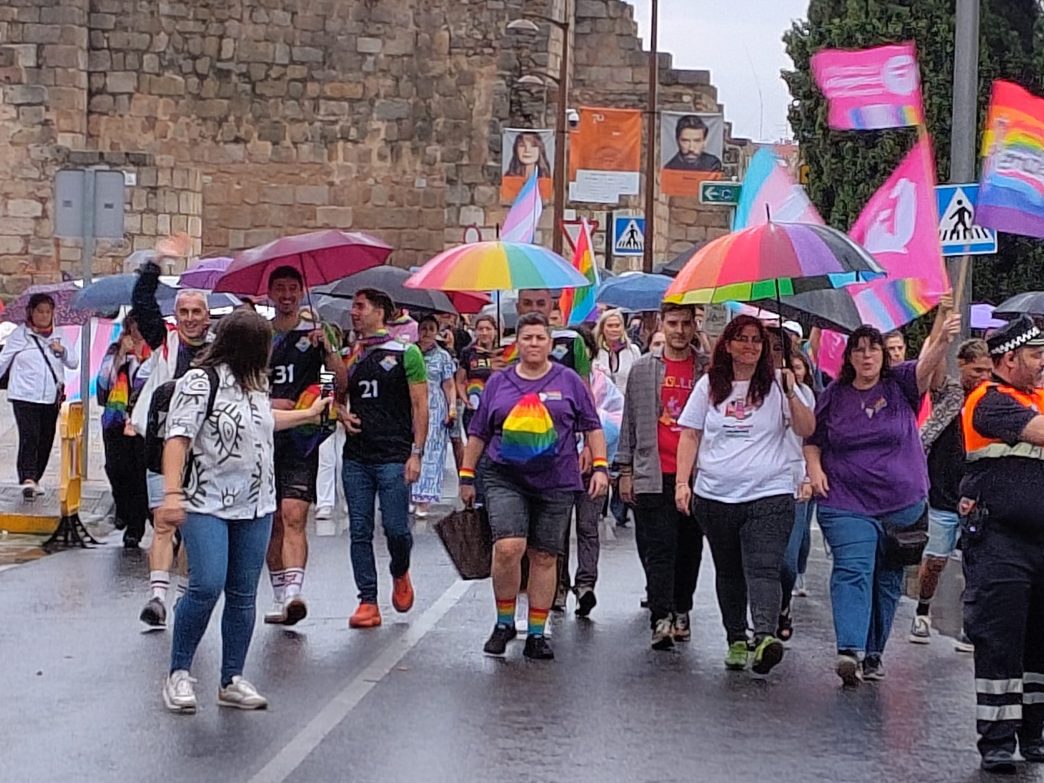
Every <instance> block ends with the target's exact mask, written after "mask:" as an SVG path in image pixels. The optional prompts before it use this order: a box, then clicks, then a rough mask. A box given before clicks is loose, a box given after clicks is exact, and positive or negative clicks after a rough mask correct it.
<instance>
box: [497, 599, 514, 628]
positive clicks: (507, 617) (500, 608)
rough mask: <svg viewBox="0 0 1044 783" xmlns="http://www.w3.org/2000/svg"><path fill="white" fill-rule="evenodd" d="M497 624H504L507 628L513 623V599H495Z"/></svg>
mask: <svg viewBox="0 0 1044 783" xmlns="http://www.w3.org/2000/svg"><path fill="white" fill-rule="evenodd" d="M497 625H506V626H508V627H509V628H511V627H513V626H514V625H515V599H514V598H509V599H508V600H507V601H497Z"/></svg>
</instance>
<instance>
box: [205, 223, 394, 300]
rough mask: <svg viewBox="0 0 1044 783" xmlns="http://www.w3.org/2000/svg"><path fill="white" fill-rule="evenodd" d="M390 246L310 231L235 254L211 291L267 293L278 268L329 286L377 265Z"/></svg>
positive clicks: (355, 234) (349, 234)
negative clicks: (271, 276) (271, 275)
mask: <svg viewBox="0 0 1044 783" xmlns="http://www.w3.org/2000/svg"><path fill="white" fill-rule="evenodd" d="M391 252H392V247H391V246H390V245H386V244H385V243H384V242H382V241H381V240H379V239H377V238H375V237H372V236H370V235H369V234H363V233H362V232H359V231H338V230H336V229H329V230H326V231H313V232H311V233H309V234H298V235H297V236H292V237H283V238H282V239H277V240H275V241H274V242H269V243H268V244H267V245H261V246H260V247H254V248H251V249H250V250H244V251H243V252H242V253H238V254H236V257H235V259H234V260H233V261H232V263H231V264H230V265H229V267H228V269H227V270H226V271H225V273H224V274H223V275H222V276H221V277H220V278H219V279H218V280H217V282H216V283H215V285H214V289H213V290H214V291H215V292H217V291H223V292H226V293H230V294H243V295H245V296H263V295H264V294H266V293H267V292H268V276H269V274H271V272H272V271H273V270H274V269H276V268H277V267H280V266H292V267H294V268H296V269H299V270H301V275H302V276H303V277H304V280H305V284H306V285H320V284H322V283H332V282H334V281H335V280H340V279H341V278H342V277H347V276H348V275H351V274H355V273H356V272H362V271H363V270H365V269H369V268H370V267H374V266H380V265H381V264H383V263H384V262H385V261H387V260H388V256H389V255H391Z"/></svg>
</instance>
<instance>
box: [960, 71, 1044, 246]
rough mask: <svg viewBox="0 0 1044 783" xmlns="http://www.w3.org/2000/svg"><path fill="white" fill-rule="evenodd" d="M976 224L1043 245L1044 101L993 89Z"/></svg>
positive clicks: (1006, 86) (1011, 88)
mask: <svg viewBox="0 0 1044 783" xmlns="http://www.w3.org/2000/svg"><path fill="white" fill-rule="evenodd" d="M982 144H983V150H982V154H983V157H985V158H986V163H985V165H984V166H983V169H982V181H981V183H980V185H979V203H978V204H977V205H976V208H975V222H976V223H977V224H978V225H980V226H986V227H988V228H994V229H997V230H998V231H1004V232H1006V233H1008V234H1022V235H1024V236H1030V237H1036V238H1037V239H1044V98H1038V97H1036V96H1035V95H1033V94H1032V93H1029V92H1027V91H1026V90H1024V89H1022V88H1021V87H1019V86H1018V85H1016V84H1012V83H1011V82H1005V81H996V82H994V83H993V95H992V98H991V100H990V111H989V115H988V116H987V119H986V134H985V136H984V137H983V143H982Z"/></svg>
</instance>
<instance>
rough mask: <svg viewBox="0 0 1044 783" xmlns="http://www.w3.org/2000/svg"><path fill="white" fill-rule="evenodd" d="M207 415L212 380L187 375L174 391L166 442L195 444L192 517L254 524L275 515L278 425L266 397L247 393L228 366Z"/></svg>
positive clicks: (197, 373)
mask: <svg viewBox="0 0 1044 783" xmlns="http://www.w3.org/2000/svg"><path fill="white" fill-rule="evenodd" d="M217 374H218V378H219V379H220V386H219V387H218V391H217V395H216V396H215V398H214V408H213V410H212V411H211V414H210V416H207V415H206V413H207V400H208V399H209V397H210V379H209V378H208V376H207V373H206V372H205V371H204V370H200V369H193V370H189V371H188V372H187V373H185V374H184V375H183V376H182V377H181V378H180V379H179V380H178V382H177V385H176V386H175V387H174V396H173V397H172V398H171V401H170V412H169V413H168V414H167V438H168V439H170V438H178V437H183V438H188V439H189V440H190V441H192V446H191V456H190V458H189V463H188V467H187V468H186V482H185V500H186V506H187V510H188V511H189V512H190V513H193V514H210V515H212V516H215V517H219V518H220V519H226V520H247V519H256V518H258V517H262V516H265V515H266V514H271V513H274V512H275V510H276V494H275V468H274V464H273V453H274V447H273V442H272V441H273V438H272V434H273V432H274V429H275V421H274V420H273V418H272V406H271V402H270V401H269V399H268V395H267V394H265V393H264V392H260V391H253V392H244V391H243V389H242V388H240V387H239V385H238V384H237V383H236V382H235V378H234V377H233V375H232V372H231V370H229V368H228V367H227V366H226V365H221V366H219V367H218V368H217Z"/></svg>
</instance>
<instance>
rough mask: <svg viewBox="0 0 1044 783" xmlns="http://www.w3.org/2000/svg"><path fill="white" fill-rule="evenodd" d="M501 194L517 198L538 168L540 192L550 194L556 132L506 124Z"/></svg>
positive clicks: (505, 198) (547, 196) (506, 199)
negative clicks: (513, 126)
mask: <svg viewBox="0 0 1044 783" xmlns="http://www.w3.org/2000/svg"><path fill="white" fill-rule="evenodd" d="M501 140H502V145H503V146H502V147H501V150H502V154H501V163H500V171H501V178H500V198H501V200H502V201H504V202H505V203H510V202H512V201H514V200H515V196H517V195H518V192H519V191H520V190H521V189H522V185H524V184H525V182H526V180H527V179H529V177H530V175H531V174H532V173H533V171H534V170H535V171H536V172H537V178H538V180H537V182H538V184H539V186H540V196H541V197H542V198H543V199H545V200H550V198H551V190H552V183H551V175H552V172H551V161H552V160H554V158H555V132H554V131H553V130H548V129H528V128H506V129H505V130H504V131H503V132H502V134H501Z"/></svg>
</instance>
